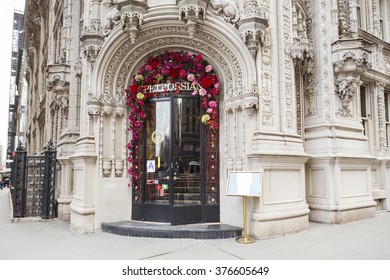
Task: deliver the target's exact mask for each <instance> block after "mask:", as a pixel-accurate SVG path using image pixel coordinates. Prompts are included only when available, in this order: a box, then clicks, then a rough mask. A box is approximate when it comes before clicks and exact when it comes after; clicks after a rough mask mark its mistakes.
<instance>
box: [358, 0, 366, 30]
mask: <svg viewBox="0 0 390 280" xmlns="http://www.w3.org/2000/svg"><path fill="white" fill-rule="evenodd" d="M356 15H357V22H358V27H359V28H361V29H366V16H365V15H366V9H365V0H356Z"/></svg>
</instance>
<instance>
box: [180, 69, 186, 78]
mask: <svg viewBox="0 0 390 280" xmlns="http://www.w3.org/2000/svg"><path fill="white" fill-rule="evenodd" d="M179 75H180V78H182V79H184V78H185V77H186V76H187V73H186V70H184V69H181V70H180V73H179Z"/></svg>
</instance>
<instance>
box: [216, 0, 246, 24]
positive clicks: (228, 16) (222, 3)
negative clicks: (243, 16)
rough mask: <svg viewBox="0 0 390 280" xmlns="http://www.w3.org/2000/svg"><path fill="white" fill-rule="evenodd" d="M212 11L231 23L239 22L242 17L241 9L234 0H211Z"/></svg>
mask: <svg viewBox="0 0 390 280" xmlns="http://www.w3.org/2000/svg"><path fill="white" fill-rule="evenodd" d="M210 8H211V12H212V13H214V14H216V15H218V16H222V18H223V19H224V20H225V21H227V22H231V23H233V24H234V23H237V22H238V21H239V19H240V11H239V10H238V7H237V4H236V3H235V2H234V1H233V0H210Z"/></svg>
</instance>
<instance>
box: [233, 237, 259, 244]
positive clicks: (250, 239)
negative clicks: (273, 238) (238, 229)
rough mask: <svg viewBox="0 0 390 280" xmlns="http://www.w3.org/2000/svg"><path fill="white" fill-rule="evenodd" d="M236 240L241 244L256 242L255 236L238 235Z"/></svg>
mask: <svg viewBox="0 0 390 280" xmlns="http://www.w3.org/2000/svg"><path fill="white" fill-rule="evenodd" d="M236 241H237V242H238V243H241V244H250V243H254V242H255V239H254V238H253V237H250V236H247V237H245V236H240V237H237V238H236Z"/></svg>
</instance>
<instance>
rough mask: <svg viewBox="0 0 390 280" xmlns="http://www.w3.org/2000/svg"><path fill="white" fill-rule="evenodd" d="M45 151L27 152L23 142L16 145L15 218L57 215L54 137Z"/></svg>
mask: <svg viewBox="0 0 390 280" xmlns="http://www.w3.org/2000/svg"><path fill="white" fill-rule="evenodd" d="M42 154H43V155H40V156H27V152H26V150H25V149H24V148H23V146H22V144H21V143H19V145H18V148H17V149H16V156H15V159H14V168H13V174H12V187H13V188H12V203H13V216H14V217H15V218H20V217H42V218H44V219H52V218H55V216H56V205H55V197H54V187H55V171H56V155H57V151H56V150H55V149H54V146H53V143H52V142H51V141H49V143H48V145H47V146H46V147H45V148H44V152H43V153H42Z"/></svg>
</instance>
